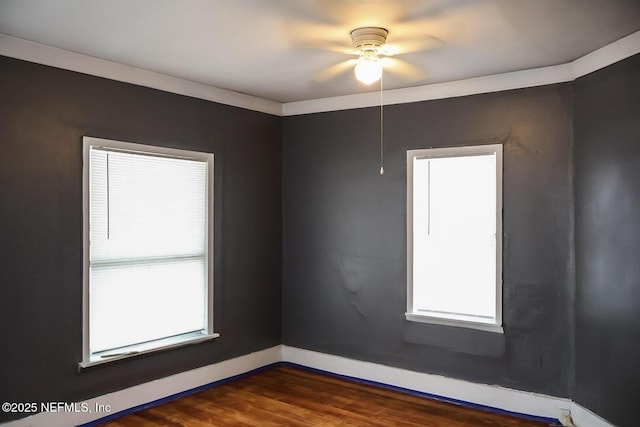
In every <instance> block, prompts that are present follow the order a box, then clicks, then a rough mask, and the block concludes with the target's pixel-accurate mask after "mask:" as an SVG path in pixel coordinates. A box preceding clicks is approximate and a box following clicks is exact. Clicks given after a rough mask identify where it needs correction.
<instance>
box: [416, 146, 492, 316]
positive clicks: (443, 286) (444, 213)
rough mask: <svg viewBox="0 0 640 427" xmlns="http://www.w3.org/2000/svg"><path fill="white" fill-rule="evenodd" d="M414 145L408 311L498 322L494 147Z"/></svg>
mask: <svg viewBox="0 0 640 427" xmlns="http://www.w3.org/2000/svg"><path fill="white" fill-rule="evenodd" d="M416 151H418V152H417V153H413V154H414V155H411V156H410V158H409V159H408V160H409V161H410V162H411V167H410V168H409V169H408V170H409V171H410V172H411V177H410V179H411V189H412V191H411V194H410V204H411V205H412V206H411V209H412V212H411V216H410V217H411V224H410V230H411V233H410V236H409V241H410V242H411V247H410V248H409V256H411V263H410V264H411V271H410V272H409V273H410V274H409V277H410V284H409V292H410V293H411V295H410V298H409V301H410V303H409V310H408V311H409V314H413V315H418V316H419V315H423V316H427V317H432V318H440V319H449V320H453V321H462V322H473V323H482V324H489V325H500V324H501V319H500V310H501V307H499V302H500V301H501V298H500V295H499V293H500V292H501V271H499V269H500V266H501V260H500V259H499V258H500V257H501V253H500V251H499V243H500V242H499V241H498V240H497V236H498V232H497V229H498V226H499V225H500V224H501V212H500V211H499V206H501V204H500V203H499V202H500V201H501V198H499V194H498V189H499V188H500V186H499V185H498V179H500V177H501V174H499V173H498V170H499V169H500V168H501V164H499V160H498V153H497V148H496V147H495V146H490V147H489V148H487V147H461V148H457V149H456V148H452V149H435V150H416ZM500 154H501V151H500Z"/></svg>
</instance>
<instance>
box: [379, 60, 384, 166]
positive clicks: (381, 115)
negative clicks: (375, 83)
mask: <svg viewBox="0 0 640 427" xmlns="http://www.w3.org/2000/svg"><path fill="white" fill-rule="evenodd" d="M383 74H384V73H383ZM380 175H384V103H383V102H382V76H380Z"/></svg>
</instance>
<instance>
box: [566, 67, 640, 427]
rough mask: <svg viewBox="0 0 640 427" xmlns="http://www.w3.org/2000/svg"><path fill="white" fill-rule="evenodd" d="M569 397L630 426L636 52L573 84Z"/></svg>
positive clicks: (639, 233)
mask: <svg viewBox="0 0 640 427" xmlns="http://www.w3.org/2000/svg"><path fill="white" fill-rule="evenodd" d="M575 87H576V89H575V93H576V95H575V97H576V103H575V163H576V178H575V194H576V387H575V400H576V401H577V402H578V403H580V404H581V405H583V406H585V407H587V408H589V409H591V410H592V411H594V412H596V413H598V414H599V415H601V416H603V417H605V418H607V419H608V420H610V421H612V422H613V423H615V424H616V425H618V426H620V427H623V426H629V427H631V426H637V425H638V414H637V408H638V403H640V55H636V56H634V57H632V58H629V59H627V60H625V61H623V62H619V63H617V64H614V65H612V66H610V67H608V68H606V69H603V70H600V71H597V72H595V73H593V74H590V75H588V76H585V77H583V78H581V79H579V80H578V81H577V82H576V83H575Z"/></svg>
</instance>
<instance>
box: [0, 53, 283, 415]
mask: <svg viewBox="0 0 640 427" xmlns="http://www.w3.org/2000/svg"><path fill="white" fill-rule="evenodd" d="M0 96H1V100H0V200H1V202H0V325H2V338H1V339H2V350H1V351H0V402H4V401H11V402H21V401H22V402H34V401H35V402H40V401H45V402H46V401H79V400H82V399H86V398H89V397H92V396H96V395H101V394H104V393H107V392H110V391H113V390H117V389H121V388H124V387H129V386H132V385H134V384H138V383H142V382H146V381H150V380H153V379H155V378H159V377H163V376H166V375H170V374H173V373H176V372H180V371H184V370H188V369H192V368H195V367H198V366H202V365H207V364H210V363H214V362H216V361H220V360H224V359H228V358H231V357H234V356H237V355H242V354H246V353H249V352H252V351H255V350H260V349H264V348H268V347H271V346H274V345H278V344H280V343H281V315H280V313H281V274H282V271H281V270H282V257H281V251H280V248H281V222H282V216H281V149H280V146H281V145H280V141H281V125H282V120H281V119H280V118H279V117H274V116H270V115H267V114H261V113H257V112H251V111H247V110H243V109H240V108H234V107H229V106H223V105H218V104H214V103H212V102H207V101H203V100H197V99H193V98H188V97H183V96H179V95H174V94H169V93H165V92H161V91H156V90H152V89H148V88H143V87H138V86H134V85H129V84H124V83H119V82H115V81H110V80H106V79H101V78H97V77H90V76H86V75H82V74H78V73H73V72H70V71H64V70H59V69H55V68H50V67H46V66H42V65H35V64H31V63H27V62H22V61H18V60H13V59H9V58H5V57H0ZM83 135H91V136H96V137H101V138H108V139H117V140H124V141H130V142H138V143H148V144H155V145H161V146H170V147H177V148H184V149H190V150H202V151H207V152H214V153H215V156H216V157H215V179H216V186H215V231H216V233H215V328H216V331H218V332H220V333H221V334H222V336H221V338H218V339H216V340H213V341H210V342H206V343H202V344H198V345H193V346H188V347H184V348H181V349H176V350H170V351H165V352H161V353H157V354H152V355H145V356H139V357H135V358H132V359H127V360H122V361H118V362H113V363H109V364H106V365H101V366H95V367H92V368H89V369H85V370H83V371H82V372H78V362H79V361H80V360H81V355H82V303H81V301H82V298H81V295H82V278H81V274H82V259H81V254H82V221H81V220H82V205H81V202H82V187H81V186H82V175H81V171H82V145H81V144H82V136H83ZM10 418H12V417H10V416H8V415H7V414H4V413H0V421H4V420H7V419H10Z"/></svg>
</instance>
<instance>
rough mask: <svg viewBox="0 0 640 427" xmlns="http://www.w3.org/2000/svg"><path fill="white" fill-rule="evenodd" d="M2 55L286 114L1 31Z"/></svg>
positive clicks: (267, 104) (266, 103)
mask: <svg viewBox="0 0 640 427" xmlns="http://www.w3.org/2000/svg"><path fill="white" fill-rule="evenodd" d="M0 55H4V56H8V57H11V58H16V59H22V60H24V61H29V62H35V63H38V64H43V65H49V66H52V67H56V68H62V69H65V70H70V71H76V72H79V73H83V74H89V75H92V76H98V77H104V78H107V79H111V80H117V81H120V82H125V83H132V84H135V85H138V86H145V87H149V88H153V89H158V90H162V91H165V92H171V93H176V94H178V95H185V96H190V97H192V98H200V99H204V100H207V101H213V102H217V103H220V104H225V105H231V106H234V107H240V108H244V109H247V110H253V111H259V112H261V113H267V114H273V115H276V116H280V115H282V104H281V103H279V102H275V101H270V100H267V99H262V98H258V97H255V96H250V95H245V94H243V93H238V92H233V91H231V90H227V89H220V88H217V87H213V86H209V85H206V84H203V83H197V82H194V81H190V80H185V79H181V78H178V77H173V76H168V75H166V74H161V73H156V72H154V71H148V70H143V69H142V68H136V67H131V66H128V65H124V64H120V63H118V62H113V61H107V60H104V59H99V58H95V57H93V56H88V55H83V54H80V53H76V52H71V51H68V50H65V49H60V48H57V47H52V46H47V45H44V44H40V43H35V42H32V41H28V40H24V39H19V38H16V37H11V36H7V35H5V34H0Z"/></svg>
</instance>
